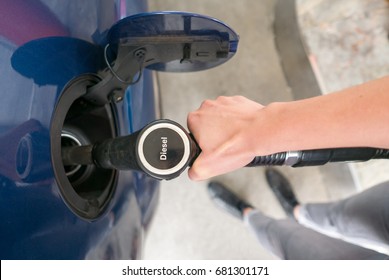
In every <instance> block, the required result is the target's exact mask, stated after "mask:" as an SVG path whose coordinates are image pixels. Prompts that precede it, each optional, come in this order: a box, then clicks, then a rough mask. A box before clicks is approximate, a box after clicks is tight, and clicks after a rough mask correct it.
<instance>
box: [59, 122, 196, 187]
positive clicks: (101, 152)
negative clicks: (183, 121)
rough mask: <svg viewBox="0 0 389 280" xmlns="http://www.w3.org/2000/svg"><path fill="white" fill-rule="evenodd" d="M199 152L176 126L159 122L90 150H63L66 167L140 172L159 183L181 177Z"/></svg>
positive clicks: (181, 128) (91, 147) (109, 140)
mask: <svg viewBox="0 0 389 280" xmlns="http://www.w3.org/2000/svg"><path fill="white" fill-rule="evenodd" d="M199 153H200V149H199V147H198V146H197V144H196V142H195V141H194V139H193V138H192V137H191V135H190V134H189V133H188V132H186V130H185V129H184V128H183V127H182V126H181V125H179V124H178V123H176V122H173V121H171V120H157V121H154V122H152V123H150V124H148V125H147V126H146V127H144V128H143V129H141V130H139V131H137V132H135V133H133V134H131V135H128V136H122V137H117V138H112V139H107V140H105V141H103V142H101V143H96V144H94V145H89V146H78V147H67V148H63V149H62V160H63V164H64V165H65V166H69V165H87V164H94V165H96V166H97V167H100V168H104V169H116V170H137V171H141V172H144V173H146V174H148V175H149V176H151V177H154V178H156V179H165V180H170V179H173V178H176V177H178V176H179V175H180V174H181V173H182V172H183V171H184V170H185V169H186V168H187V167H188V166H189V165H190V164H191V163H192V162H193V161H194V159H195V158H196V157H197V155H198V154H199Z"/></svg>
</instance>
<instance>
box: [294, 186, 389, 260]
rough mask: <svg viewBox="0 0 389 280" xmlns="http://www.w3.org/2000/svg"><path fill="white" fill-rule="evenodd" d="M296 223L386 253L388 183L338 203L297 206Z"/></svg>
mask: <svg viewBox="0 0 389 280" xmlns="http://www.w3.org/2000/svg"><path fill="white" fill-rule="evenodd" d="M298 221H299V223H301V224H302V225H304V226H307V227H309V228H312V229H314V230H316V231H319V232H322V233H325V234H327V235H330V236H335V237H336V236H339V237H342V238H344V239H345V240H347V241H349V242H353V243H356V244H359V245H363V246H367V247H369V248H373V249H376V250H379V251H381V252H385V253H389V183H384V184H380V185H377V186H375V187H372V188H370V189H368V190H366V191H364V192H361V193H359V194H357V195H354V196H352V197H350V198H347V199H344V200H341V201H338V202H333V203H318V204H305V205H301V208H300V215H299V218H298Z"/></svg>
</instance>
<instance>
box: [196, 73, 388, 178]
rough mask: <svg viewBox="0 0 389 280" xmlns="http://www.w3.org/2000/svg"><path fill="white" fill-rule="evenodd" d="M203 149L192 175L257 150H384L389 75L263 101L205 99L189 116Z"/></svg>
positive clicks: (245, 159) (223, 167) (222, 168)
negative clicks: (295, 98) (327, 91)
mask: <svg viewBox="0 0 389 280" xmlns="http://www.w3.org/2000/svg"><path fill="white" fill-rule="evenodd" d="M188 128H189V130H190V131H191V132H192V133H193V135H194V137H195V138H196V140H197V141H198V143H199V145H200V147H201V149H202V151H203V152H202V154H201V155H200V156H199V158H198V159H197V160H196V161H195V162H194V164H193V166H192V168H191V169H190V170H189V176H190V178H191V179H193V180H202V179H207V178H209V177H212V176H216V175H219V174H222V173H226V172H229V171H232V170H235V169H237V168H240V167H242V166H244V165H246V164H247V163H249V162H250V161H251V160H252V158H253V157H254V156H256V155H267V154H272V153H275V152H282V151H290V150H307V149H320V148H335V147H380V148H388V149H389V76H387V77H385V78H382V79H379V80H375V81H371V82H368V83H365V84H363V85H360V86H356V87H352V88H348V89H345V90H342V91H340V92H336V93H332V94H328V95H323V96H319V97H314V98H309V99H305V100H300V101H293V102H285V103H273V104H270V105H268V106H262V105H260V104H258V103H255V102H253V101H251V100H248V99H246V98H244V97H240V96H235V97H220V98H218V99H217V100H216V101H210V100H207V101H205V102H203V104H202V105H201V107H200V108H199V109H198V110H196V111H194V112H192V113H190V114H189V115H188Z"/></svg>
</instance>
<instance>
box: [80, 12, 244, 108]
mask: <svg viewBox="0 0 389 280" xmlns="http://www.w3.org/2000/svg"><path fill="white" fill-rule="evenodd" d="M238 41H239V36H238V35H237V34H236V33H235V32H234V31H233V30H232V29H231V28H230V27H228V26H227V25H225V24H224V23H222V22H220V21H218V20H216V19H213V18H210V17H206V16H203V15H198V14H192V13H184V12H154V13H144V14H137V15H134V16H130V17H127V18H124V19H122V20H120V21H119V22H118V23H117V24H115V25H114V26H113V27H112V28H111V29H110V30H109V32H108V35H107V45H106V46H105V49H104V59H105V62H106V64H107V68H106V69H105V70H104V71H102V72H101V73H99V76H101V78H102V81H101V82H100V83H98V84H96V85H95V86H94V87H91V88H90V89H89V91H88V93H87V94H86V95H85V98H86V99H88V100H89V101H91V102H92V103H95V104H98V105H103V104H105V103H107V102H110V101H112V94H113V92H115V100H114V101H118V100H121V98H122V97H123V94H124V89H125V87H127V86H128V85H131V84H134V83H136V82H137V81H138V80H139V79H140V77H141V75H142V70H143V69H144V68H148V69H153V70H157V71H168V72H191V71H200V70H205V69H209V68H212V67H215V66H218V65H220V64H222V63H224V62H226V61H227V60H229V59H230V58H231V57H232V56H233V55H234V54H235V52H236V51H237V47H238ZM120 92H121V94H120Z"/></svg>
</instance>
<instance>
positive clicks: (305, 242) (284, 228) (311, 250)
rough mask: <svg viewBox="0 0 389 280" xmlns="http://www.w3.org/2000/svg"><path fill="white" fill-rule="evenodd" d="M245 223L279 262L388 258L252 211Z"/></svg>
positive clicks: (290, 222)
mask: <svg viewBox="0 0 389 280" xmlns="http://www.w3.org/2000/svg"><path fill="white" fill-rule="evenodd" d="M245 222H246V223H247V224H248V226H249V227H250V229H251V230H252V231H253V232H254V234H255V235H256V237H257V239H258V240H259V242H260V243H261V244H262V246H263V247H265V248H266V249H267V250H269V251H270V252H272V253H273V254H274V255H276V256H278V257H279V258H281V259H305V260H309V259H387V258H388V257H389V256H387V255H384V254H380V253H378V252H376V251H373V250H369V249H366V248H363V247H359V246H357V245H354V244H350V243H347V242H345V241H342V240H338V239H335V238H331V237H328V236H325V235H323V234H320V233H318V232H316V231H313V230H311V229H308V228H306V227H304V226H301V225H299V224H297V223H296V222H294V221H292V220H289V219H288V220H275V219H272V218H269V217H267V216H265V215H263V214H262V213H261V212H259V211H256V210H253V211H251V212H250V213H249V214H248V215H246V217H245Z"/></svg>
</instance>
